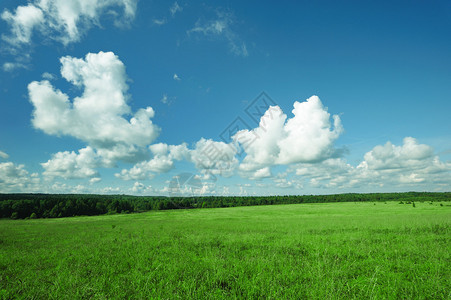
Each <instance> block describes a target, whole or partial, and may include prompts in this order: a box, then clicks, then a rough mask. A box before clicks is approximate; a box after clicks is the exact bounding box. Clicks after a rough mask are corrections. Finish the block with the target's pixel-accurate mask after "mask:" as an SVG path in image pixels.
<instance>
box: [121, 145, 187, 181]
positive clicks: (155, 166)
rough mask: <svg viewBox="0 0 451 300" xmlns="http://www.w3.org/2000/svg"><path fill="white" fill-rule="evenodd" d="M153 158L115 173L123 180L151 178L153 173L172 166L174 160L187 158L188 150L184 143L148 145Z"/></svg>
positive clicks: (166, 169) (164, 170) (167, 169)
mask: <svg viewBox="0 0 451 300" xmlns="http://www.w3.org/2000/svg"><path fill="white" fill-rule="evenodd" d="M149 150H150V151H151V153H152V154H153V158H152V159H150V160H147V161H142V162H139V163H137V164H135V165H134V166H133V167H132V168H131V169H129V170H126V169H123V170H121V172H120V173H116V174H115V176H116V177H117V178H121V179H123V180H142V179H146V178H152V177H153V176H155V175H154V174H155V173H158V174H159V173H166V172H169V171H170V170H172V169H173V168H174V160H183V159H188V157H189V150H188V148H187V146H186V144H181V145H176V146H175V145H167V144H163V143H159V144H154V145H151V146H149Z"/></svg>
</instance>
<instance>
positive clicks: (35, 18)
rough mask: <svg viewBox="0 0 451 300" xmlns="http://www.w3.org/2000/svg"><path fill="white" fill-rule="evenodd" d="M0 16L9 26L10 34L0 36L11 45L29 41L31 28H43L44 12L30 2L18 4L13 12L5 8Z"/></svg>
mask: <svg viewBox="0 0 451 300" xmlns="http://www.w3.org/2000/svg"><path fill="white" fill-rule="evenodd" d="M1 18H2V19H3V20H4V21H5V22H7V23H8V24H9V25H10V26H11V35H10V36H5V35H3V36H2V37H3V39H4V40H5V41H7V42H9V43H10V44H13V45H19V44H24V43H29V42H30V40H31V35H32V32H33V30H34V29H35V28H41V29H43V28H42V27H43V26H44V23H45V17H44V12H43V11H42V10H41V8H39V7H37V6H36V5H35V4H32V3H29V4H28V5H27V6H18V7H17V8H16V10H15V12H14V13H11V12H10V11H8V10H7V9H5V10H4V11H3V13H2V14H1Z"/></svg>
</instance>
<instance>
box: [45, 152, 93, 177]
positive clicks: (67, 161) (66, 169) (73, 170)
mask: <svg viewBox="0 0 451 300" xmlns="http://www.w3.org/2000/svg"><path fill="white" fill-rule="evenodd" d="M41 165H42V167H43V168H44V170H45V171H44V173H43V174H44V176H47V177H57V176H59V177H62V178H65V179H74V178H87V177H93V179H94V178H96V177H98V176H99V174H98V172H97V171H96V168H97V167H99V166H100V165H101V163H100V159H99V156H98V155H97V154H96V153H95V151H94V149H92V148H91V147H89V146H88V147H86V148H83V149H80V150H79V153H78V154H77V153H75V152H74V151H71V152H69V151H64V152H58V153H55V154H53V155H52V158H51V159H50V160H48V161H47V162H45V163H42V164H41ZM94 181H96V180H95V179H94Z"/></svg>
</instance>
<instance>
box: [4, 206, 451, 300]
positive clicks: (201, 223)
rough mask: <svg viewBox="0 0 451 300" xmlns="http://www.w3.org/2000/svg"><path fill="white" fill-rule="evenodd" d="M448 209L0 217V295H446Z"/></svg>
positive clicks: (450, 240) (449, 288)
mask: <svg viewBox="0 0 451 300" xmlns="http://www.w3.org/2000/svg"><path fill="white" fill-rule="evenodd" d="M450 225H451V205H450V203H449V202H443V203H437V202H434V203H432V204H430V203H429V202H423V203H415V207H414V206H413V205H412V204H399V203H398V202H387V203H383V202H378V203H353V202H351V203H323V204H294V205H275V206H253V207H234V208H211V209H191V210H170V211H151V212H147V213H139V214H118V215H104V216H94V217H71V218H60V219H37V220H31V219H30V220H9V219H2V220H0V298H2V299H10V298H29V299H41V298H45V299H48V298H49V299H74V298H94V299H109V298H171V299H173V298H197V299H200V298H202V299H217V298H274V299H280V298H290V299H294V298H297V299H300V298H315V299H337V298H360V299H375V298H376V299H380V298H409V299H412V298H418V299H447V298H448V299H449V298H450V297H451V258H450V252H451V246H450V245H451V229H450Z"/></svg>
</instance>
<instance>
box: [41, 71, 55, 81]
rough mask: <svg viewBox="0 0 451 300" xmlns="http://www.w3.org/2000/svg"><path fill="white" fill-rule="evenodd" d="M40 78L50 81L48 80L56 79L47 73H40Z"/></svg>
mask: <svg viewBox="0 0 451 300" xmlns="http://www.w3.org/2000/svg"><path fill="white" fill-rule="evenodd" d="M42 78H44V79H46V80H49V81H50V80H54V79H55V78H56V76H55V75H53V74H50V73H49V72H44V73H42Z"/></svg>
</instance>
